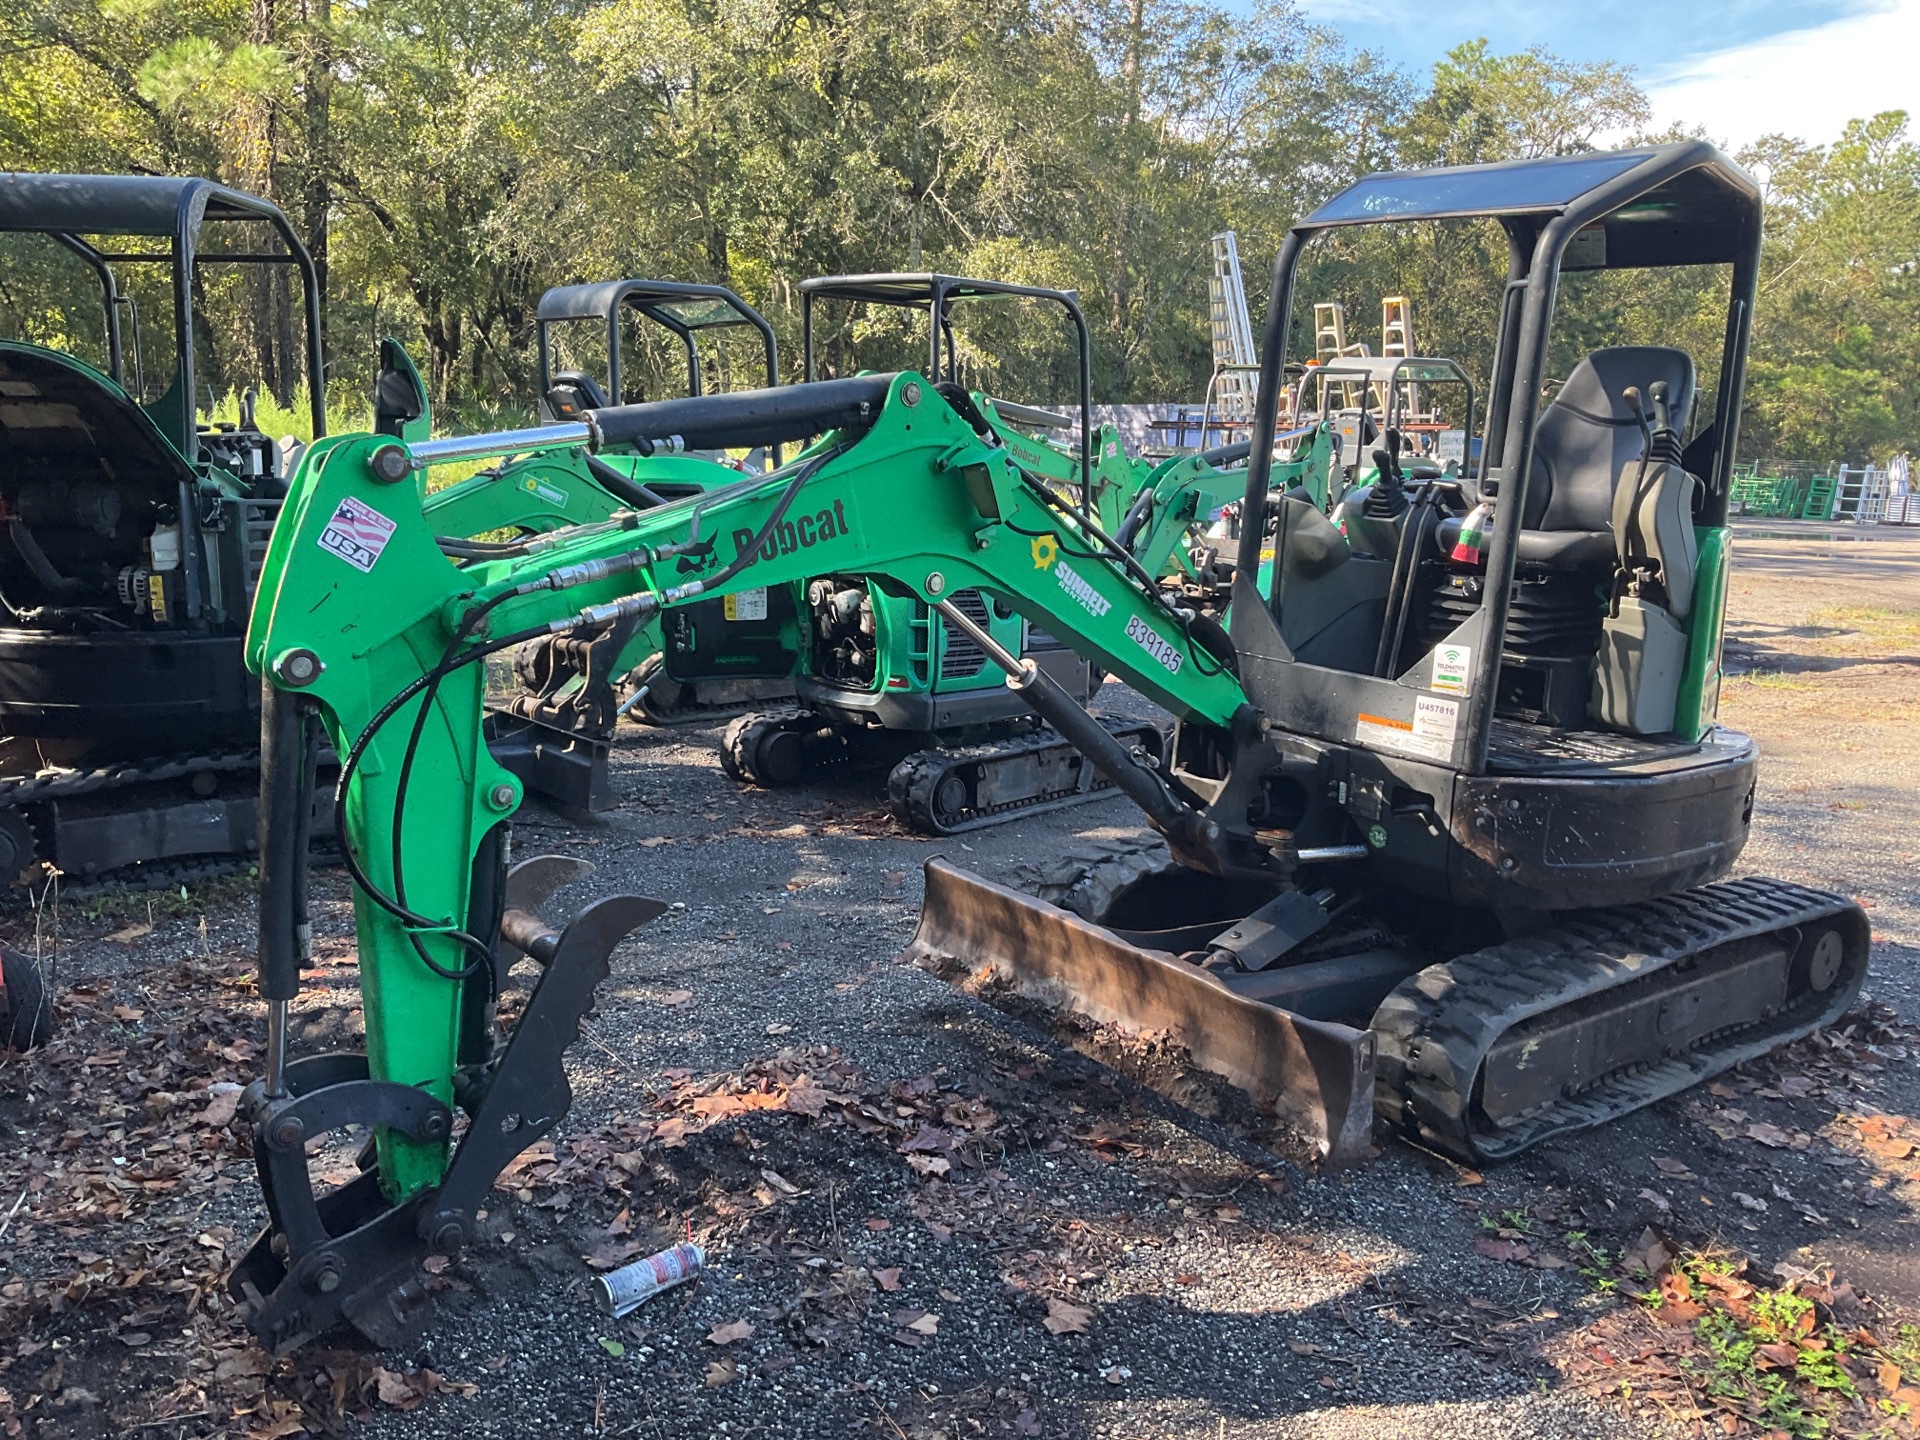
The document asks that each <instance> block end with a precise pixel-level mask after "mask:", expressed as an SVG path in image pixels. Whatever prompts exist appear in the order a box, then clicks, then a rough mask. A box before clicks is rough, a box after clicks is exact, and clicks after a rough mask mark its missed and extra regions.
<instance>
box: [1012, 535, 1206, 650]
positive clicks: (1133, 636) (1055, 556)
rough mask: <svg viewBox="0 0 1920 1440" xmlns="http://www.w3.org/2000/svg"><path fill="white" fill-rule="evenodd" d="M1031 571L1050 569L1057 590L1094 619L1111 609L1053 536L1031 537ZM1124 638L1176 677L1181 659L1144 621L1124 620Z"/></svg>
mask: <svg viewBox="0 0 1920 1440" xmlns="http://www.w3.org/2000/svg"><path fill="white" fill-rule="evenodd" d="M1032 548H1033V568H1034V569H1036V570H1051V571H1053V578H1054V579H1055V580H1056V581H1058V582H1059V585H1060V588H1061V589H1062V590H1063V591H1065V592H1066V593H1067V594H1068V595H1069V596H1071V597H1072V598H1073V599H1074V600H1075V601H1077V602H1078V603H1079V604H1080V605H1081V606H1082V607H1084V608H1085V610H1086V612H1087V613H1088V614H1089V615H1092V616H1093V617H1095V618H1096V619H1098V618H1099V617H1100V616H1102V615H1105V614H1106V613H1107V612H1108V611H1109V610H1111V609H1113V602H1112V601H1111V600H1109V599H1107V597H1106V596H1104V595H1102V594H1101V593H1100V592H1099V591H1098V590H1096V589H1094V588H1093V586H1092V585H1090V584H1088V583H1087V579H1086V577H1085V576H1084V575H1082V574H1081V573H1080V572H1079V571H1077V570H1075V569H1074V568H1073V567H1072V566H1071V565H1069V564H1067V562H1066V561H1064V560H1062V559H1061V558H1060V540H1059V537H1058V536H1054V535H1036V536H1034V538H1033V547H1032ZM1127 638H1128V639H1129V640H1131V641H1133V643H1134V644H1136V645H1138V646H1139V647H1140V648H1141V649H1142V650H1144V651H1146V652H1147V654H1149V655H1151V656H1152V657H1153V658H1154V659H1155V660H1157V661H1159V663H1160V664H1161V665H1162V666H1164V667H1165V668H1166V672H1167V673H1168V674H1169V675H1178V674H1179V673H1180V666H1181V664H1182V663H1183V662H1184V659H1185V657H1184V656H1182V655H1181V653H1180V652H1179V651H1178V650H1176V649H1174V648H1173V645H1172V643H1171V642H1170V641H1168V640H1166V639H1163V638H1162V637H1161V635H1160V633H1159V632H1158V631H1156V630H1155V629H1154V628H1153V627H1152V626H1151V625H1149V624H1147V622H1146V621H1144V620H1142V619H1141V618H1140V617H1139V616H1138V615H1132V616H1129V617H1128V619H1127Z"/></svg>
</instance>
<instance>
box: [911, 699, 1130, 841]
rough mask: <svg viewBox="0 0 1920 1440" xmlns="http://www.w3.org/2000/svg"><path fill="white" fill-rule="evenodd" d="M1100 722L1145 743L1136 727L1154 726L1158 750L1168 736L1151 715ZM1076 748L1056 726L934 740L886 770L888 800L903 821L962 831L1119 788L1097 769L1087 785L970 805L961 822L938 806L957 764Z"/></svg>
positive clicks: (924, 830)
mask: <svg viewBox="0 0 1920 1440" xmlns="http://www.w3.org/2000/svg"><path fill="white" fill-rule="evenodd" d="M1100 723H1101V724H1103V725H1105V726H1106V727H1107V729H1109V730H1110V731H1112V732H1113V733H1114V734H1115V735H1116V736H1118V737H1119V738H1120V739H1122V740H1127V739H1129V738H1133V739H1136V740H1137V741H1139V742H1142V743H1144V741H1145V740H1146V735H1145V734H1144V733H1135V732H1151V733H1152V734H1153V735H1154V736H1155V737H1156V738H1157V739H1159V740H1160V744H1159V746H1158V747H1157V750H1156V753H1159V752H1161V751H1164V749H1165V740H1164V738H1163V737H1161V736H1160V732H1159V730H1158V729H1157V728H1156V727H1155V726H1154V724H1153V722H1152V721H1148V720H1121V719H1118V718H1113V717H1102V718H1101V721H1100ZM1072 748H1073V746H1072V745H1070V744H1069V743H1068V742H1067V741H1065V740H1062V739H1061V738H1060V737H1059V735H1057V734H1055V733H1054V732H1053V731H1052V730H1040V731H1038V732H1037V733H1035V734H1033V735H1030V736H1024V737H1022V738H1020V739H1016V740H1004V741H996V742H990V743H987V744H981V745H965V746H958V747H955V748H953V749H943V748H941V747H939V746H934V747H931V748H929V749H926V750H917V751H915V752H914V753H913V754H911V755H909V756H908V757H907V758H906V759H904V760H902V761H901V762H900V763H899V764H898V765H896V766H894V767H893V770H892V773H890V774H889V775H888V776H887V803H888V806H889V808H890V809H892V811H893V813H894V815H895V817H896V818H897V819H899V821H900V822H901V823H902V824H903V825H906V826H909V827H910V828H912V829H914V830H917V831H919V832H920V833H921V834H923V835H960V834H965V833H966V832H967V831H969V830H984V829H986V828H987V827H988V826H990V825H1002V824H1005V823H1006V822H1007V821H1009V820H1012V819H1014V818H1015V817H1017V816H1020V815H1034V814H1039V813H1042V812H1044V811H1048V810H1060V809H1064V808H1065V807H1067V806H1069V805H1083V804H1085V803H1086V802H1087V801H1089V800H1097V799H1099V798H1100V797H1102V796H1104V795H1110V794H1113V793H1115V791H1114V786H1113V782H1112V781H1111V780H1109V779H1107V778H1106V776H1104V775H1102V774H1100V773H1099V772H1098V771H1097V770H1096V771H1094V772H1093V783H1092V784H1091V785H1089V786H1088V787H1087V788H1086V789H1084V790H1070V791H1055V792H1053V793H1051V794H1042V795H1034V796H1030V797H1026V798H1023V799H1020V800H1010V801H1005V802H1003V803H1001V804H999V805H992V806H988V807H987V808H986V809H984V810H972V811H969V813H968V818H966V819H964V820H961V821H959V822H958V823H953V822H949V821H944V820H942V819H941V818H940V817H939V816H938V815H936V814H935V812H934V808H933V802H934V796H935V794H936V792H937V791H938V789H939V786H940V781H941V778H942V777H943V776H944V775H945V774H946V773H947V772H948V771H949V770H952V769H953V768H954V767H956V766H959V765H978V764H981V763H983V762H984V763H988V764H991V763H993V762H995V761H1000V760H1011V759H1015V758H1017V757H1020V756H1025V755H1031V754H1034V753H1036V752H1040V751H1046V750H1071V749H1072ZM1089 763H1091V762H1089Z"/></svg>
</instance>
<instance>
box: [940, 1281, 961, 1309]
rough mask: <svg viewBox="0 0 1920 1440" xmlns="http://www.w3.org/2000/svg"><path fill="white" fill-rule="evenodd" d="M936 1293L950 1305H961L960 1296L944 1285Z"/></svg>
mask: <svg viewBox="0 0 1920 1440" xmlns="http://www.w3.org/2000/svg"><path fill="white" fill-rule="evenodd" d="M934 1293H935V1294H936V1295H938V1296H939V1297H940V1298H941V1299H942V1300H944V1301H946V1302H947V1303H948V1304H949V1305H958V1304H959V1303H960V1297H959V1295H958V1294H956V1293H955V1292H954V1291H952V1290H949V1289H947V1287H946V1286H944V1285H942V1286H941V1287H940V1288H939V1289H938V1290H936V1291H935V1292H934Z"/></svg>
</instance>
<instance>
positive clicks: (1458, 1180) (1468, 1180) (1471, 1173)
mask: <svg viewBox="0 0 1920 1440" xmlns="http://www.w3.org/2000/svg"><path fill="white" fill-rule="evenodd" d="M1453 1183H1454V1184H1456V1185H1484V1184H1486V1183H1487V1181H1486V1177H1485V1176H1483V1175H1482V1174H1481V1173H1480V1172H1479V1171H1478V1170H1462V1171H1461V1172H1460V1173H1459V1174H1458V1175H1456V1176H1455V1177H1454V1181H1453Z"/></svg>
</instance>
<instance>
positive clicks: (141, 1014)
mask: <svg viewBox="0 0 1920 1440" xmlns="http://www.w3.org/2000/svg"><path fill="white" fill-rule="evenodd" d="M146 1014H147V1012H146V1011H144V1010H136V1009H134V1008H133V1007H132V1006H131V1005H116V1006H114V1007H113V1018H114V1019H116V1020H125V1021H126V1022H127V1023H128V1024H129V1025H131V1024H132V1023H133V1022H134V1021H136V1020H144V1019H145V1018H146Z"/></svg>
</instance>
